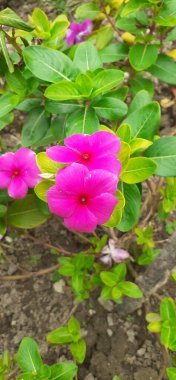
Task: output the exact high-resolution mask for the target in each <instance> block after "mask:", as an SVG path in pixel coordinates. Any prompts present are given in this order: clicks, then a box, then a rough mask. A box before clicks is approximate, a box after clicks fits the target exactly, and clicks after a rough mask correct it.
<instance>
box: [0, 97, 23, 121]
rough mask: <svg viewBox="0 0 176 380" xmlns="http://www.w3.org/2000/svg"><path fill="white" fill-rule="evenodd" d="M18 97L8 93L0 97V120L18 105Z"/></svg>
mask: <svg viewBox="0 0 176 380" xmlns="http://www.w3.org/2000/svg"><path fill="white" fill-rule="evenodd" d="M19 100H20V98H19V96H18V95H14V94H11V93H10V92H9V93H6V94H4V95H1V96H0V118H2V117H4V116H5V115H7V114H8V113H9V112H10V111H12V110H13V109H14V108H15V107H16V105H17V104H18V103H19Z"/></svg>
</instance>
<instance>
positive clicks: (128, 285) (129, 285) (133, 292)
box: [118, 281, 143, 298]
mask: <svg viewBox="0 0 176 380" xmlns="http://www.w3.org/2000/svg"><path fill="white" fill-rule="evenodd" d="M118 287H119V289H120V290H121V292H122V293H123V294H124V295H125V296H127V297H130V298H141V297H142V296H143V293H142V292H141V290H140V289H139V287H138V286H137V285H136V284H134V283H133V282H130V281H124V282H120V283H119V284H118Z"/></svg>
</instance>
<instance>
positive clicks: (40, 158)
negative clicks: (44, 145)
mask: <svg viewBox="0 0 176 380" xmlns="http://www.w3.org/2000/svg"><path fill="white" fill-rule="evenodd" d="M36 162H37V165H38V167H39V169H40V170H41V172H42V173H51V174H56V173H57V172H58V170H59V169H61V168H62V167H63V166H64V165H62V164H58V163H57V162H54V161H53V160H51V159H50V158H49V157H48V156H47V154H46V153H45V152H40V153H38V154H37V157H36Z"/></svg>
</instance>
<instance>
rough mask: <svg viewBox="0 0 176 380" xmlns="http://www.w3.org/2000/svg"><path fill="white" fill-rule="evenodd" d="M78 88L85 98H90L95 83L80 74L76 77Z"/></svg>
mask: <svg viewBox="0 0 176 380" xmlns="http://www.w3.org/2000/svg"><path fill="white" fill-rule="evenodd" d="M75 85H76V88H77V90H78V91H79V93H80V94H81V95H82V96H84V98H89V97H90V95H91V92H92V89H93V81H92V79H91V78H90V77H89V76H88V75H86V74H79V75H78V76H77V77H76V82H75Z"/></svg>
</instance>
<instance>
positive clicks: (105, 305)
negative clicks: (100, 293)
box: [98, 298, 114, 311]
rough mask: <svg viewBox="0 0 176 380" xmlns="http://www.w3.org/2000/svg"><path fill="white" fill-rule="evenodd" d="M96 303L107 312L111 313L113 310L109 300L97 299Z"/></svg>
mask: <svg viewBox="0 0 176 380" xmlns="http://www.w3.org/2000/svg"><path fill="white" fill-rule="evenodd" d="M98 302H99V304H100V305H101V306H102V307H103V308H104V309H105V310H107V311H112V310H113V309H114V304H113V302H112V301H110V300H103V299H102V298H98Z"/></svg>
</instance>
